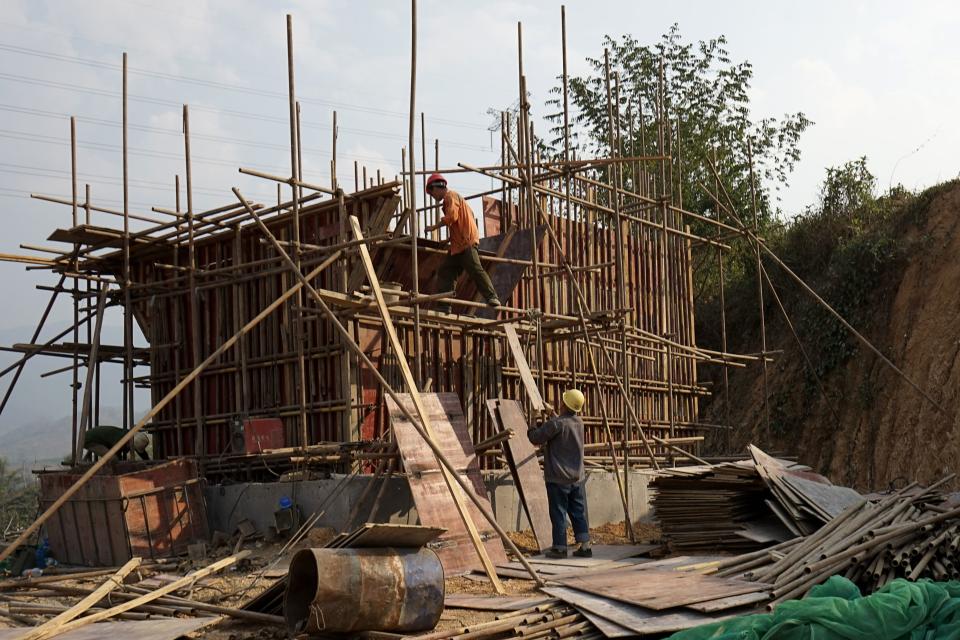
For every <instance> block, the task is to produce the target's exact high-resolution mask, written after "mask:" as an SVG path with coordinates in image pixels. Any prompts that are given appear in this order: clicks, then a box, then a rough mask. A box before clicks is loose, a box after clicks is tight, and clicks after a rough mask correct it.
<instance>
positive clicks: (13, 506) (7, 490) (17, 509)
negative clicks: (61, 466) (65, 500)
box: [0, 458, 38, 536]
mask: <svg viewBox="0 0 960 640" xmlns="http://www.w3.org/2000/svg"><path fill="white" fill-rule="evenodd" d="M37 494H38V489H37V484H36V482H34V481H33V479H32V478H25V477H24V476H23V474H22V473H21V472H20V470H19V469H11V468H10V466H9V465H8V463H7V461H6V460H5V459H4V458H0V536H2V534H3V532H4V531H5V530H6V529H7V527H8V526H9V527H10V529H11V530H17V529H20V528H22V527H24V526H26V525H27V524H29V523H30V522H31V521H32V520H33V519H34V517H35V516H36V514H37Z"/></svg>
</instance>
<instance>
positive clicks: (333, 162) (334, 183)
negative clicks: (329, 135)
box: [330, 110, 338, 191]
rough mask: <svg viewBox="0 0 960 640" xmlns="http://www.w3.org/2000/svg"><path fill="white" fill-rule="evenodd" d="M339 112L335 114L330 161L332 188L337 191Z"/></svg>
mask: <svg viewBox="0 0 960 640" xmlns="http://www.w3.org/2000/svg"><path fill="white" fill-rule="evenodd" d="M337 134H338V131H337V112H336V110H334V112H333V147H332V151H331V160H330V188H331V189H333V190H334V191H336V190H337Z"/></svg>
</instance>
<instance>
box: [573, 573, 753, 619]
mask: <svg viewBox="0 0 960 640" xmlns="http://www.w3.org/2000/svg"><path fill="white" fill-rule="evenodd" d="M558 582H559V583H560V584H562V585H563V586H567V587H573V588H575V589H579V590H581V591H587V592H589V593H593V594H595V595H599V596H603V597H606V598H611V599H614V600H619V601H620V602H626V603H629V604H635V605H637V606H641V607H646V608H648V609H657V610H662V609H672V608H674V607H682V606H685V605H689V604H693V603H697V602H705V601H707V600H717V599H719V598H726V597H729V596H737V595H742V594H745V593H755V592H758V591H763V592H766V591H768V590H769V589H770V587H769V585H766V584H762V583H757V582H746V581H744V580H735V579H732V578H718V577H716V576H708V575H704V574H701V573H696V572H692V571H689V572H682V571H669V570H658V569H645V570H640V571H638V570H626V571H613V572H602V573H592V574H589V575H580V576H572V577H564V578H560V579H558Z"/></svg>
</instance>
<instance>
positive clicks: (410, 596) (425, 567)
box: [283, 548, 444, 633]
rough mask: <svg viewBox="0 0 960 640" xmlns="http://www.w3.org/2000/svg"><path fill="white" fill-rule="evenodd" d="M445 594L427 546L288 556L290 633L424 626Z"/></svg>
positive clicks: (438, 609)
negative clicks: (290, 558)
mask: <svg viewBox="0 0 960 640" xmlns="http://www.w3.org/2000/svg"><path fill="white" fill-rule="evenodd" d="M443 598H444V584H443V567H442V566H441V565H440V559H439V558H438V557H437V554H436V553H434V552H433V551H432V550H430V549H426V548H422V549H401V548H371V549H303V550H301V551H298V552H297V553H296V555H294V556H293V559H292V560H291V561H290V572H289V574H288V577H287V591H286V593H285V594H284V598H283V615H284V617H285V618H286V620H287V626H288V627H289V629H290V631H291V633H302V632H307V633H323V632H344V631H403V632H407V631H427V630H430V629H433V628H434V627H435V626H436V625H437V621H439V620H440V614H441V613H442V612H443Z"/></svg>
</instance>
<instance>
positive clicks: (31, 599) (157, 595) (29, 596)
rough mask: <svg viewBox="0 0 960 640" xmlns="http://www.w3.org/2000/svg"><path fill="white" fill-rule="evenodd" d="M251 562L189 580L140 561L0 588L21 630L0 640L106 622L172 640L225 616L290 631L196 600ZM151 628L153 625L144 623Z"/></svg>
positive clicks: (3, 610) (234, 559)
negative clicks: (225, 573) (212, 582)
mask: <svg viewBox="0 0 960 640" xmlns="http://www.w3.org/2000/svg"><path fill="white" fill-rule="evenodd" d="M248 555H249V552H248V551H242V552H240V553H238V554H235V555H232V556H229V557H227V558H223V559H221V560H218V561H216V562H213V563H212V564H209V565H207V566H205V567H203V568H200V569H197V570H196V571H193V572H191V573H190V574H188V575H186V576H175V575H169V574H165V573H155V572H156V571H157V569H158V567H159V566H160V565H157V564H156V563H152V562H143V561H141V559H140V558H133V559H131V560H130V561H128V562H127V563H126V564H124V565H123V566H122V567H120V568H119V569H116V568H112V569H98V570H93V571H82V572H72V571H71V572H62V573H59V574H55V575H43V576H40V577H36V578H26V579H24V578H16V579H9V580H3V581H0V601H2V603H3V606H2V607H0V619H2V620H3V622H4V623H7V624H8V625H14V626H15V627H17V628H13V629H9V630H2V629H0V640H6V639H7V638H11V639H12V638H17V639H19V640H42V639H43V638H49V637H53V636H58V637H59V636H61V635H63V636H64V637H68V636H69V635H71V632H73V631H74V630H76V629H79V628H81V627H85V626H87V625H90V624H93V623H101V622H104V621H124V622H112V624H109V626H110V633H113V632H116V633H120V634H124V635H126V634H129V635H130V636H137V635H144V634H145V633H146V632H147V631H148V630H150V631H151V632H152V631H158V630H162V633H166V634H169V636H168V637H170V638H175V637H179V636H180V635H182V634H184V633H188V632H190V631H194V630H196V629H199V628H201V627H204V626H207V625H210V624H213V623H216V622H219V621H220V620H222V619H223V617H224V616H226V617H231V618H237V619H242V620H246V621H251V622H256V623H259V624H282V623H283V618H281V617H279V616H272V615H267V614H263V613H255V612H249V611H243V610H239V609H234V608H231V607H227V606H223V605H222V604H218V603H215V602H205V601H201V600H200V599H198V598H195V597H193V593H192V590H193V589H195V588H196V587H197V586H198V585H199V584H201V582H202V581H203V579H204V578H207V577H209V576H212V575H213V574H215V573H217V572H220V571H222V570H224V569H227V568H228V567H231V566H233V565H234V564H236V563H238V562H240V561H242V560H244V559H245V558H246V557H247V556H248ZM90 581H94V582H95V583H96V584H91V582H90ZM144 622H149V624H146V625H143V624H141V623H144ZM118 625H119V626H118ZM131 625H133V626H131ZM23 627H30V628H29V629H24V628H23ZM97 629H98V631H100V634H99V635H101V636H102V635H103V634H104V633H107V631H106V628H105V627H103V626H98V627H97ZM157 637H161V636H157Z"/></svg>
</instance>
